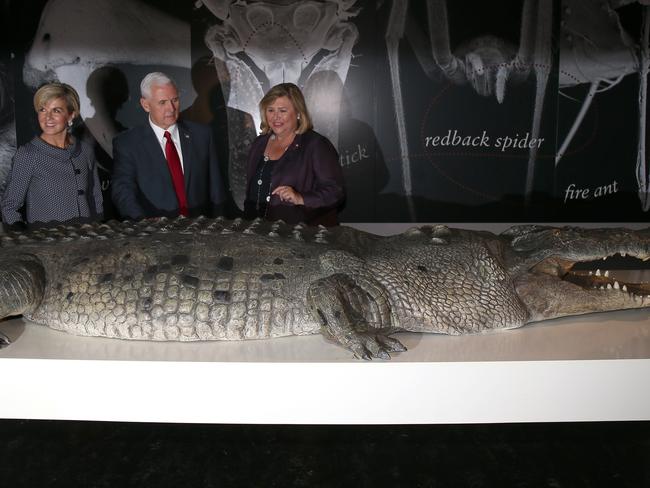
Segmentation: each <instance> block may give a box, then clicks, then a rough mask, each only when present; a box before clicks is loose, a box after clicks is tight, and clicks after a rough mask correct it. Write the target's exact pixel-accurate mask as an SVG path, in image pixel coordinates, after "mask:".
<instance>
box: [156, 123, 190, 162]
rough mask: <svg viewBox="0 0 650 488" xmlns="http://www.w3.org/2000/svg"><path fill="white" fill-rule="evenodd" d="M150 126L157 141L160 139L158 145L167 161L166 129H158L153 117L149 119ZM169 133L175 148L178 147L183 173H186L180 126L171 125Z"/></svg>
mask: <svg viewBox="0 0 650 488" xmlns="http://www.w3.org/2000/svg"><path fill="white" fill-rule="evenodd" d="M149 125H151V128H152V129H153V131H154V133H155V134H156V139H158V143H159V144H160V148H161V149H162V152H163V156H165V159H167V155H166V154H165V146H166V145H167V139H165V129H163V128H161V127H158V126H157V125H156V124H154V123H153V122H152V121H151V117H150V118H149ZM167 132H169V133H170V134H171V136H172V141H173V142H174V146H176V151H178V157H179V158H180V160H181V169H182V170H183V172H185V166H183V151H182V150H181V138H180V134H179V133H178V125H177V124H174V125H170V126H169V128H168V129H167Z"/></svg>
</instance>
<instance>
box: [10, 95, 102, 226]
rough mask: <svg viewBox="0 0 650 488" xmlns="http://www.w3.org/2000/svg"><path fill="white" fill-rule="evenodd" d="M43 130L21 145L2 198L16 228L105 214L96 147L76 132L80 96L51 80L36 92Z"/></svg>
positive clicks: (35, 103)
mask: <svg viewBox="0 0 650 488" xmlns="http://www.w3.org/2000/svg"><path fill="white" fill-rule="evenodd" d="M34 109H35V110H36V113H37V116H38V124H39V126H40V128H41V134H40V135H38V136H36V137H34V138H33V139H32V140H31V141H29V142H28V143H27V144H24V145H22V146H20V147H19V148H18V150H17V151H16V154H15V155H14V157H13V163H12V167H11V171H10V173H9V178H8V179H7V186H6V188H5V192H4V195H3V197H2V202H1V208H2V220H3V222H4V223H5V225H7V226H8V227H9V228H10V229H11V228H22V227H24V226H25V225H27V226H30V227H37V226H42V225H47V224H50V225H52V224H58V223H61V222H87V221H91V220H97V219H101V218H102V214H103V201H102V193H101V186H100V183H99V177H98V175H97V165H96V161H95V155H94V151H93V149H92V147H90V146H89V145H88V144H86V143H82V142H81V141H80V140H78V139H75V138H74V137H73V136H72V135H71V133H70V129H71V128H72V125H73V121H74V119H75V118H76V117H77V116H78V115H79V95H77V92H76V91H75V90H74V88H72V87H71V86H70V85H66V84H65V83H49V84H47V85H44V86H42V87H41V88H39V89H38V91H37V92H36V94H35V95H34Z"/></svg>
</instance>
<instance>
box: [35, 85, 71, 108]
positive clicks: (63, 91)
mask: <svg viewBox="0 0 650 488" xmlns="http://www.w3.org/2000/svg"><path fill="white" fill-rule="evenodd" d="M55 98H62V99H63V100H64V101H65V105H66V107H67V109H68V112H70V113H74V114H75V115H76V116H78V115H79V95H78V94H77V91H76V90H75V89H74V88H72V87H71V86H70V85H68V84H66V83H48V84H47V85H43V86H42V87H40V88H39V89H38V90H37V91H36V93H35V94H34V110H36V111H37V112H38V111H39V110H40V109H41V108H43V107H44V106H45V104H46V103H47V102H49V101H50V100H54V99H55Z"/></svg>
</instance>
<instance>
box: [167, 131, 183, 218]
mask: <svg viewBox="0 0 650 488" xmlns="http://www.w3.org/2000/svg"><path fill="white" fill-rule="evenodd" d="M164 136H165V139H167V143H166V144H165V157H166V158H167V166H168V167H169V173H170V174H171V175H172V183H173V184H174V191H175V192H176V198H177V199H178V207H179V208H180V212H181V215H184V216H185V217H187V216H188V215H189V212H188V211H187V197H186V196H185V179H184V178H183V168H182V167H181V158H180V157H179V156H178V151H177V150H176V146H175V145H174V141H172V135H171V134H170V133H169V132H168V131H165V134H164Z"/></svg>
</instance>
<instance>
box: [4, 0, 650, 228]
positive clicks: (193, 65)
mask: <svg viewBox="0 0 650 488" xmlns="http://www.w3.org/2000/svg"><path fill="white" fill-rule="evenodd" d="M2 8H3V9H4V10H5V12H3V18H4V19H5V21H6V24H7V25H6V28H7V30H6V32H10V34H11V35H10V36H8V39H7V41H5V43H3V45H2V47H0V104H1V105H0V109H1V112H0V124H1V125H0V192H2V190H3V188H4V183H5V180H6V176H7V173H8V172H9V169H10V167H11V156H12V154H13V152H14V151H15V148H16V146H17V145H20V144H24V143H25V142H27V141H28V140H29V139H31V138H32V137H33V135H34V134H36V133H38V124H37V121H36V117H35V113H34V110H33V107H32V97H33V94H34V92H35V90H36V89H37V88H38V87H39V86H40V85H42V84H43V83H45V82H48V81H53V80H59V81H61V82H65V83H69V84H70V85H72V86H73V87H74V88H75V89H76V90H77V91H78V92H79V94H80V97H81V117H80V120H79V122H78V123H77V124H76V127H75V132H76V134H77V136H78V137H83V138H85V139H86V140H88V141H89V142H91V143H92V144H94V146H95V149H96V154H97V158H98V161H99V162H100V166H101V168H102V171H101V173H102V174H101V177H102V186H103V188H104V190H105V192H106V193H105V196H106V201H108V200H109V198H108V197H109V189H110V173H111V166H112V159H111V158H112V145H111V143H112V139H113V137H114V136H115V135H116V134H118V133H119V132H121V131H123V130H126V129H128V128H130V127H133V126H135V125H138V124H141V123H143V122H144V121H145V120H146V119H145V115H144V112H143V111H142V110H141V108H140V106H139V97H140V95H139V83H140V80H141V79H142V77H143V76H144V75H145V74H146V73H148V72H150V71H164V72H166V73H168V74H169V75H171V76H172V77H173V78H174V79H175V80H176V82H177V83H178V87H179V91H180V94H181V104H182V106H181V109H182V115H181V116H182V117H184V118H186V119H190V120H194V121H198V122H202V123H205V124H209V125H211V126H212V127H213V130H214V133H215V136H216V138H217V141H218V148H219V149H218V151H219V158H220V164H221V166H222V171H223V174H224V176H225V178H226V179H227V181H228V187H229V189H230V192H231V195H232V198H233V202H234V204H235V205H236V206H238V207H240V208H241V207H242V204H243V198H244V194H245V184H246V181H245V164H246V157H247V153H248V148H249V146H250V143H251V141H252V140H253V139H254V138H255V137H256V135H257V134H258V132H259V125H260V114H259V110H258V106H257V105H258V102H259V100H260V99H261V98H262V96H263V94H264V93H265V92H266V91H267V90H268V89H269V88H270V87H271V86H273V85H275V84H277V83H281V82H293V83H296V84H297V85H298V86H300V88H301V89H302V90H303V93H304V94H305V97H306V99H307V103H308V107H309V109H310V112H311V113H312V116H313V119H314V125H315V129H316V130H317V131H318V132H320V133H322V134H323V135H325V136H326V137H328V138H329V139H330V140H331V141H332V143H333V144H334V145H335V146H336V147H337V149H338V151H339V156H340V163H341V166H342V167H343V171H344V175H345V178H346V187H347V202H346V206H345V208H344V209H343V211H342V212H341V214H340V218H341V220H342V221H343V222H445V221H447V222H470V221H477V222H480V221H510V222H523V221H539V222H542V221H567V222H568V221H572V222H576V221H585V222H587V221H621V222H626V221H627V222H630V221H644V220H646V218H647V215H648V214H647V212H648V211H649V210H650V198H649V197H648V178H649V175H648V173H649V171H648V168H647V159H648V155H647V151H646V149H645V146H646V144H645V137H646V115H645V114H646V107H647V103H648V102H647V95H646V94H647V91H646V89H647V88H646V87H647V78H648V76H647V75H648V65H649V64H650V55H649V54H648V52H649V47H648V31H649V30H650V27H649V23H650V15H649V13H648V12H649V11H650V7H648V6H644V5H641V4H640V3H638V2H636V1H631V0H609V1H608V2H605V3H603V2H601V1H596V0H562V1H559V0H524V1H514V0H513V1H508V0H499V1H495V2H480V1H478V0H465V1H463V2H451V1H449V0H447V1H445V0H428V1H423V2H408V1H401V0H392V1H390V0H385V1H370V0H356V1H355V0H323V1H315V0H313V1H295V2H286V1H283V2H274V1H270V0H267V1H256V0H248V1H237V2H235V1H217V0H203V1H199V2H195V1H190V0H187V1H180V2H179V1H153V0H119V1H114V0H113V1H111V0H95V1H93V2H82V3H79V2H76V1H73V0H49V1H46V0H24V1H22V2H17V1H13V0H12V1H8V2H4V3H3V7H2ZM7 19H10V20H7ZM107 214H108V216H109V217H114V216H115V214H114V212H113V211H112V210H111V209H110V206H109V208H108V209H107Z"/></svg>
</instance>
